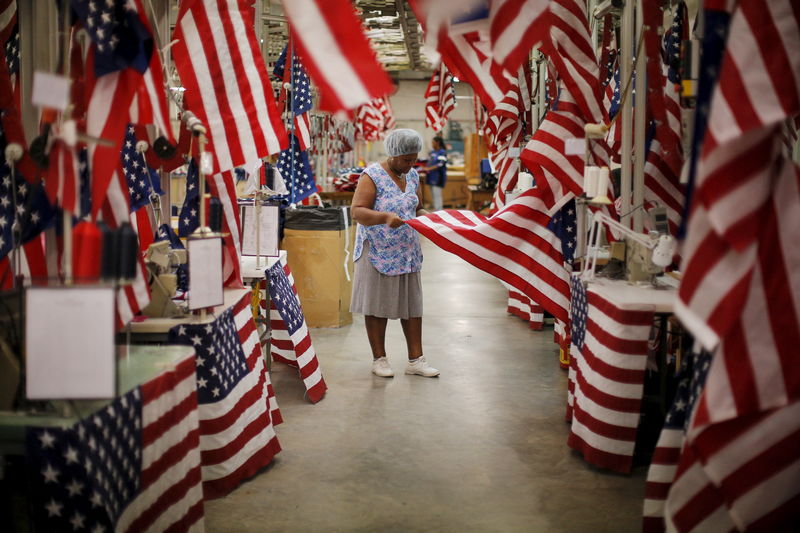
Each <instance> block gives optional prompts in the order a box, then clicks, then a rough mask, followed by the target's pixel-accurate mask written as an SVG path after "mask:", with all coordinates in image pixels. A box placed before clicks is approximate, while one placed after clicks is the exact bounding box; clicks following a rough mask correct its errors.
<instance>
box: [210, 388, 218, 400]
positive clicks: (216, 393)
mask: <svg viewBox="0 0 800 533" xmlns="http://www.w3.org/2000/svg"><path fill="white" fill-rule="evenodd" d="M211 394H213V395H214V397H215V398H216V397H217V396H219V388H218V387H214V389H213V390H212V391H211Z"/></svg>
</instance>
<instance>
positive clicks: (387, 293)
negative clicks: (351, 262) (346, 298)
mask: <svg viewBox="0 0 800 533" xmlns="http://www.w3.org/2000/svg"><path fill="white" fill-rule="evenodd" d="M368 255H369V243H368V242H364V249H363V251H362V252H361V257H359V258H358V260H357V261H356V262H355V272H354V274H353V297H352V299H351V300H350V312H351V313H361V314H362V315H370V316H377V317H381V318H391V319H396V318H402V319H406V318H414V317H421V316H422V276H421V275H420V273H419V272H411V273H410V274H400V275H398V276H387V275H386V274H381V273H380V272H378V269H376V268H375V267H374V266H373V265H372V262H371V261H370V260H369V257H368Z"/></svg>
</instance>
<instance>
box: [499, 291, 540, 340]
mask: <svg viewBox="0 0 800 533" xmlns="http://www.w3.org/2000/svg"><path fill="white" fill-rule="evenodd" d="M507 311H508V312H509V313H510V314H512V315H514V316H516V317H518V318H521V319H522V320H524V321H525V322H527V323H528V325H529V326H530V328H531V329H532V330H536V331H541V329H542V325H543V323H544V312H543V311H542V308H541V307H540V306H539V305H538V304H537V303H536V302H534V301H533V300H531V299H530V298H528V297H527V296H525V295H524V294H522V293H521V292H518V291H515V290H509V291H508V309H507Z"/></svg>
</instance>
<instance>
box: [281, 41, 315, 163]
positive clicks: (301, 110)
mask: <svg viewBox="0 0 800 533" xmlns="http://www.w3.org/2000/svg"><path fill="white" fill-rule="evenodd" d="M288 50H289V45H286V46H285V47H284V49H283V52H281V55H280V57H278V60H277V61H276V62H275V66H274V67H273V69H272V73H273V75H275V76H276V77H277V78H280V79H281V80H285V79H287V78H288V77H289V76H291V78H292V81H291V83H292V85H291V86H292V95H291V111H292V117H293V118H294V134H295V135H296V136H297V138H298V140H299V141H300V149H301V150H308V149H309V148H310V147H311V124H310V122H309V118H308V112H309V111H311V108H312V107H313V101H312V97H311V82H310V81H308V76H307V75H306V71H305V69H304V68H303V64H302V63H301V62H300V58H299V57H297V54H292V68H290V69H289V70H288V71H287V70H286V55H287V53H288Z"/></svg>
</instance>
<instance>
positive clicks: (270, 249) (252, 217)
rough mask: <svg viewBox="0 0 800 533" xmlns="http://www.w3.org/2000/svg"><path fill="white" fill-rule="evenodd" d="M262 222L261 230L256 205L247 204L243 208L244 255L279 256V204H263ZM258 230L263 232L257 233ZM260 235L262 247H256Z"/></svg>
mask: <svg viewBox="0 0 800 533" xmlns="http://www.w3.org/2000/svg"><path fill="white" fill-rule="evenodd" d="M259 210H260V211H261V214H260V215H259V218H260V222H259V223H258V225H259V230H256V211H257V209H256V207H255V206H253V205H246V206H244V209H243V214H242V218H243V220H244V222H243V227H242V255H261V256H267V257H277V255H278V216H279V214H280V213H279V208H278V206H277V205H263V206H261V208H260V209H259ZM257 231H260V232H261V233H260V234H259V235H257ZM257 236H258V237H259V238H260V239H259V240H260V242H261V248H260V249H258V250H257V249H256V242H257V241H256V237H257Z"/></svg>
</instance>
